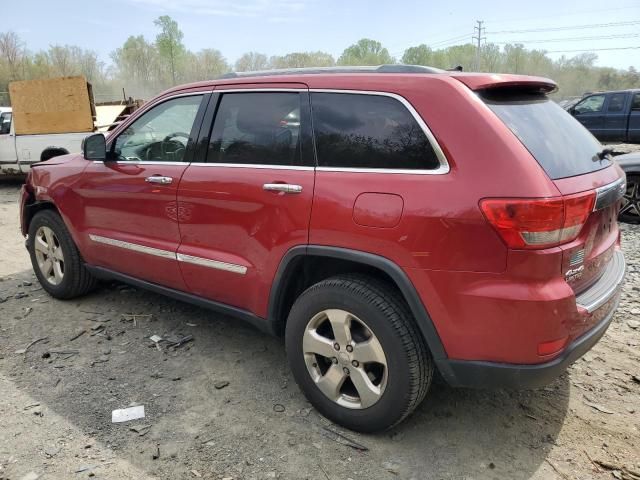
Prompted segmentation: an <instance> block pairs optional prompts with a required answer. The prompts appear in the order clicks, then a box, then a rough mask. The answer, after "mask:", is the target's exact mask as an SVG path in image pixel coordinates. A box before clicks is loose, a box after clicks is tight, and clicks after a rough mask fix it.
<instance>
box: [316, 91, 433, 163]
mask: <svg viewBox="0 0 640 480" xmlns="http://www.w3.org/2000/svg"><path fill="white" fill-rule="evenodd" d="M311 103H312V107H313V129H314V131H315V135H316V149H317V153H318V165H319V166H321V167H352V168H394V169H412V170H415V169H434V168H438V167H439V166H440V162H439V161H438V158H437V157H436V155H435V152H434V151H433V148H432V147H431V144H430V143H429V140H428V139H427V136H426V135H425V133H424V131H423V130H422V128H421V127H420V125H418V122H416V120H415V118H414V117H413V116H412V115H411V113H410V112H409V111H408V110H407V108H406V107H405V106H404V105H403V104H402V103H400V102H399V101H398V100H396V99H395V98H391V97H386V96H382V95H361V94H350V93H313V94H312V95H311Z"/></svg>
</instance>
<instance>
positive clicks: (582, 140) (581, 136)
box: [484, 95, 610, 179]
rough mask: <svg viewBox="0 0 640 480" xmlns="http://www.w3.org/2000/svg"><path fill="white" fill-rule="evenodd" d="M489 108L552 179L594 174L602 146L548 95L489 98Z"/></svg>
mask: <svg viewBox="0 0 640 480" xmlns="http://www.w3.org/2000/svg"><path fill="white" fill-rule="evenodd" d="M484 100H485V102H486V104H487V105H488V106H489V108H491V110H493V111H494V112H495V113H496V114H497V115H498V117H500V119H501V120H502V121H503V122H504V123H505V124H506V125H507V127H509V128H510V129H511V131H512V132H513V133H515V135H516V136H517V137H518V138H519V139H520V141H521V142H522V143H523V144H524V146H525V147H526V148H527V149H528V150H529V151H530V152H531V154H532V155H533V156H534V157H535V159H536V160H537V161H538V163H539V164H540V165H541V166H542V168H544V170H545V171H546V172H547V174H548V175H549V177H551V178H552V179H557V178H564V177H572V176H574V175H582V174H585V173H590V172H594V171H596V170H600V169H602V168H605V167H607V166H609V165H610V162H609V161H608V160H606V159H605V160H600V159H599V157H598V153H599V152H600V151H602V145H600V142H598V141H597V140H596V139H595V137H594V136H593V135H591V133H589V131H588V130H587V129H586V128H584V127H583V126H582V124H580V122H578V121H577V120H576V119H575V118H573V117H572V116H571V115H569V114H568V113H567V112H565V111H564V110H563V109H562V107H560V106H558V105H557V104H556V103H555V102H553V101H551V100H549V99H548V98H547V97H546V96H544V95H520V96H515V95H509V96H499V95H495V96H485V97H484Z"/></svg>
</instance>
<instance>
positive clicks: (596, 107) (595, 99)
mask: <svg viewBox="0 0 640 480" xmlns="http://www.w3.org/2000/svg"><path fill="white" fill-rule="evenodd" d="M606 98H607V96H606V95H605V94H604V93H599V94H596V95H589V96H588V97H586V98H584V99H582V100H580V101H579V102H578V103H577V104H576V106H575V107H573V112H574V113H573V116H574V117H575V118H576V120H578V121H579V122H580V123H582V124H583V125H584V126H585V127H586V128H587V130H589V131H590V132H591V133H593V134H594V135H595V136H596V137H598V138H602V136H603V134H604V115H605V113H604V104H605V100H606Z"/></svg>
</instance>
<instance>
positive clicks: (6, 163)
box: [0, 107, 87, 176]
mask: <svg viewBox="0 0 640 480" xmlns="http://www.w3.org/2000/svg"><path fill="white" fill-rule="evenodd" d="M11 120H12V115H11V109H10V108H6V107H0V176H3V175H24V174H27V173H28V172H29V168H31V164H32V163H35V162H39V161H41V160H48V159H49V158H52V157H55V156H58V155H64V154H67V153H78V152H80V150H81V148H80V145H81V143H82V140H83V139H84V138H85V137H86V136H87V133H86V132H83V133H57V134H46V135H16V134H15V131H14V126H13V122H12V121H11Z"/></svg>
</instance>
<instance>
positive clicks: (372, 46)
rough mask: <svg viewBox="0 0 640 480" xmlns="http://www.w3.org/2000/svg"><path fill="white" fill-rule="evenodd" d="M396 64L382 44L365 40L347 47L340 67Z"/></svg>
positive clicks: (341, 58)
mask: <svg viewBox="0 0 640 480" xmlns="http://www.w3.org/2000/svg"><path fill="white" fill-rule="evenodd" d="M388 63H396V61H395V59H394V58H393V57H392V56H391V55H390V54H389V51H388V50H387V49H386V48H384V47H383V46H382V44H381V43H380V42H377V41H375V40H371V39H369V38H363V39H361V40H358V42H357V43H355V44H353V45H351V46H349V47H347V48H346V49H345V50H344V52H342V55H340V58H338V65H384V64H388Z"/></svg>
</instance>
